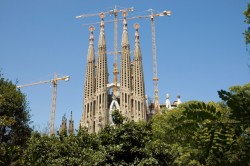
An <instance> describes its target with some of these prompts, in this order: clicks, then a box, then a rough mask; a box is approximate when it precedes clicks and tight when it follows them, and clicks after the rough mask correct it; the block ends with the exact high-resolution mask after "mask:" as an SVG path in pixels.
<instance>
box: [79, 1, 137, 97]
mask: <svg viewBox="0 0 250 166" xmlns="http://www.w3.org/2000/svg"><path fill="white" fill-rule="evenodd" d="M133 11H134V8H133V7H130V8H127V9H121V10H118V9H117V8H116V5H115V7H114V9H113V10H109V11H107V12H101V13H94V14H82V15H79V16H76V18H86V17H93V16H98V15H100V14H102V16H105V14H109V15H114V20H113V21H112V22H114V52H113V54H114V64H113V66H114V71H113V74H114V85H115V86H114V88H113V91H114V93H115V92H117V90H118V87H117V83H118V74H119V71H118V58H117V55H118V13H120V12H122V13H124V12H133ZM100 23H101V22H100Z"/></svg>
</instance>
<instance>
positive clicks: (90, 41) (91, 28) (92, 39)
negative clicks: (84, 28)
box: [89, 26, 95, 45]
mask: <svg viewBox="0 0 250 166" xmlns="http://www.w3.org/2000/svg"><path fill="white" fill-rule="evenodd" d="M94 30H95V27H94V26H90V27H89V32H90V36H89V44H91V45H93V44H94V35H93V32H94Z"/></svg>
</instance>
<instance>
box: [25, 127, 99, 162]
mask: <svg viewBox="0 0 250 166" xmlns="http://www.w3.org/2000/svg"><path fill="white" fill-rule="evenodd" d="M103 159H104V154H103V150H102V148H101V146H100V142H99V140H98V138H97V136H96V135H95V134H89V133H88V132H87V131H86V130H80V131H78V133H77V134H76V135H73V134H70V135H69V136H67V135H60V136H58V135H55V136H51V137H49V136H47V135H43V136H41V135H40V134H39V133H34V134H33V135H32V137H31V139H30V140H29V144H28V148H27V149H26V150H25V152H24V156H23V161H22V163H23V165H28V166H29V165H30V166H33V165H65V166H70V165H83V166H92V165H98V164H99V163H101V161H102V160H103Z"/></svg>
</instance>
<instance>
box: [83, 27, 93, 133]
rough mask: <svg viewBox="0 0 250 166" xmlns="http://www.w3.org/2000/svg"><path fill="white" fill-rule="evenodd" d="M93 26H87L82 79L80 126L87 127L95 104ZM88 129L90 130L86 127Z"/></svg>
mask: <svg viewBox="0 0 250 166" xmlns="http://www.w3.org/2000/svg"><path fill="white" fill-rule="evenodd" d="M94 30H95V28H94V27H93V26H90V27H89V31H90V37H89V49H88V56H87V66H86V75H85V81H84V97H83V116H82V119H81V126H82V127H87V126H88V123H90V122H92V121H93V120H92V119H93V116H94V108H95V107H94V104H95V101H94V100H95V82H96V81H95V50H94V35H93V32H94ZM88 130H90V129H89V128H88Z"/></svg>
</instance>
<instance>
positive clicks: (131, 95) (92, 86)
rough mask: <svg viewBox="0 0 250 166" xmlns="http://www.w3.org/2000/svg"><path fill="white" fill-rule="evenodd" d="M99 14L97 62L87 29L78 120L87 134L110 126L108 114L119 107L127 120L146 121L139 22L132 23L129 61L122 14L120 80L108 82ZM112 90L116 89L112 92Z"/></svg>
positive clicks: (128, 49) (109, 115)
mask: <svg viewBox="0 0 250 166" xmlns="http://www.w3.org/2000/svg"><path fill="white" fill-rule="evenodd" d="M100 17H101V24H100V35H99V40H98V57H97V62H95V55H94V53H95V52H94V37H93V31H94V28H93V27H90V29H89V30H90V42H89V49H88V56H87V68H86V76H85V82H84V98H83V102H84V107H83V116H82V120H81V127H85V128H87V130H88V131H89V132H91V133H94V132H98V131H99V130H100V129H101V128H102V127H104V126H105V125H107V124H110V125H112V123H113V122H112V116H111V114H112V111H114V110H115V109H119V110H120V111H121V113H122V114H123V115H124V116H126V117H127V118H128V119H129V120H133V121H140V120H146V99H145V86H144V77H143V68H142V55H141V49H140V42H139V34H138V29H139V25H138V24H136V25H135V29H136V33H135V48H134V59H133V61H131V56H130V44H129V37H128V31H127V20H126V12H124V13H123V17H124V19H123V32H122V41H121V59H120V83H117V84H116V83H109V82H108V66H107V52H106V40H105V33H104V14H100ZM114 87H115V88H114ZM114 89H116V90H115V91H114ZM117 89H118V91H117ZM112 90H113V91H112Z"/></svg>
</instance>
